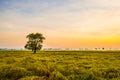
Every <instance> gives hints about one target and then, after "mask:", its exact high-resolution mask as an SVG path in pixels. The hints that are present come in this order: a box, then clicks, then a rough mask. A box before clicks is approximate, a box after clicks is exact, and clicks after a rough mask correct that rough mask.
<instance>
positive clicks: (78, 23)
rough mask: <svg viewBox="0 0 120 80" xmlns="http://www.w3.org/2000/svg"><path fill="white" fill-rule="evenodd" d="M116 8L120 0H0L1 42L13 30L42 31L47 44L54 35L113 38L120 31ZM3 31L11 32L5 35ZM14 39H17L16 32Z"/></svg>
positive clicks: (118, 15)
mask: <svg viewBox="0 0 120 80" xmlns="http://www.w3.org/2000/svg"><path fill="white" fill-rule="evenodd" d="M119 10H120V1H119V0H1V1H0V35H2V36H3V37H4V38H3V37H1V39H0V40H1V42H0V43H3V44H4V43H6V44H8V45H9V44H10V43H9V39H8V38H10V37H11V36H14V34H18V35H19V34H20V33H22V34H21V35H19V36H22V35H26V34H28V33H30V32H42V33H43V34H45V36H47V38H48V39H47V40H46V43H45V45H49V46H52V44H53V45H54V43H53V42H52V41H53V39H51V38H54V40H55V41H57V40H56V39H55V38H59V39H66V38H68V39H72V38H74V39H75V41H76V40H77V41H79V40H84V39H86V38H93V39H94V38H95V37H96V38H98V39H99V38H101V37H102V38H104V37H105V38H106V37H110V36H111V35H112V36H111V37H113V38H114V36H118V35H119V34H120V32H119V30H120V27H119V26H120V11H119ZM6 33H11V35H9V37H8V36H6V35H5V34H6ZM5 36H6V38H5ZM23 38H24V37H21V39H23ZM115 38H116V37H115ZM4 39H6V41H4ZM13 39H14V40H15V39H18V37H17V35H16V36H15V37H13ZM14 40H13V41H14ZM21 41H22V42H23V43H24V41H23V40H21ZM61 41H62V40H61ZM77 41H76V42H77ZM86 41H87V39H86ZM62 42H65V40H63V41H62ZM68 42H69V41H68ZM81 42H82V41H81ZM93 42H94V41H93ZM98 42H99V41H98ZM117 42H118V41H117ZM70 43H71V41H70ZM84 43H85V42H84ZM68 44H69V43H68ZM73 44H74V42H73ZM73 44H71V45H73ZM75 44H76V43H75ZM80 44H81V43H80ZM80 44H79V45H80ZM22 45H24V44H22ZM57 45H58V47H59V44H57ZM85 45H87V44H85ZM63 46H64V45H63ZM74 46H75V45H74ZM81 46H83V45H81Z"/></svg>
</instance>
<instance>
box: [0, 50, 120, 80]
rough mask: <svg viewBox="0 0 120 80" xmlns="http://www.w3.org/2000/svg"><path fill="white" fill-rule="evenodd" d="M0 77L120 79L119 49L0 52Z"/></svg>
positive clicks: (12, 79) (4, 79)
mask: <svg viewBox="0 0 120 80" xmlns="http://www.w3.org/2000/svg"><path fill="white" fill-rule="evenodd" d="M0 80H120V51H39V52H37V53H36V54H33V53H32V52H31V51H0Z"/></svg>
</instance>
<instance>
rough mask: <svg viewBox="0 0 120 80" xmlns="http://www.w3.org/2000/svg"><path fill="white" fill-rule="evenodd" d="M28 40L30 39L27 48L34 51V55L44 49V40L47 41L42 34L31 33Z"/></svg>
mask: <svg viewBox="0 0 120 80" xmlns="http://www.w3.org/2000/svg"><path fill="white" fill-rule="evenodd" d="M26 38H28V41H27V43H26V45H25V48H26V49H30V50H32V51H33V53H36V50H40V49H41V48H42V43H43V40H45V37H44V36H43V35H42V34H41V33H30V34H28V35H27V36H26Z"/></svg>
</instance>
